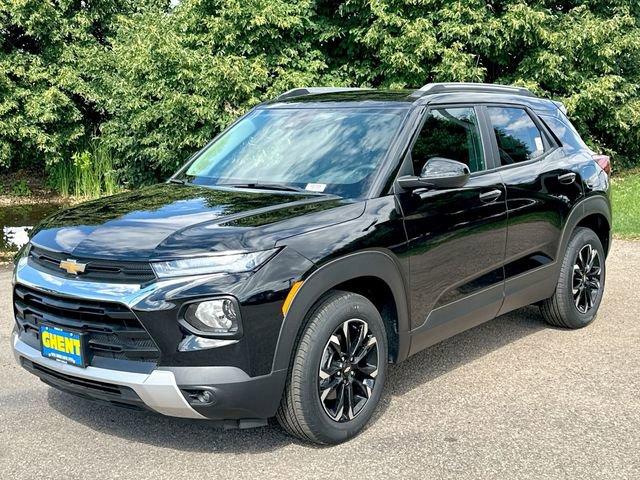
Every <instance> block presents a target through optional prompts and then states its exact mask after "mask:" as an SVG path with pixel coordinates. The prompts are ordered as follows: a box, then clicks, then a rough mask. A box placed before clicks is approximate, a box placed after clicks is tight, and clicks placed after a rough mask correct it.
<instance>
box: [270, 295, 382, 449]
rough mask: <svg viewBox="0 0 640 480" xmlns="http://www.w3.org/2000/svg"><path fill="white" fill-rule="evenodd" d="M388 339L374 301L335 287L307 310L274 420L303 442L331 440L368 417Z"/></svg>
mask: <svg viewBox="0 0 640 480" xmlns="http://www.w3.org/2000/svg"><path fill="white" fill-rule="evenodd" d="M386 371H387V338H386V332H385V327H384V323H383V321H382V317H381V316H380V313H379V312H378V310H377V309H376V308H375V306H374V305H373V304H372V303H371V302H370V301H369V300H368V299H366V298H365V297H363V296H362V295H357V294H355V293H349V292H341V291H335V292H331V293H330V294H329V295H328V296H327V297H325V298H324V299H323V300H322V301H321V302H320V303H319V304H318V305H317V306H316V307H315V308H314V309H313V310H312V311H311V312H310V314H309V319H308V323H307V325H306V327H305V329H304V331H303V332H302V335H301V337H300V340H299V342H298V346H297V349H296V352H295V356H294V358H293V363H292V365H291V368H290V372H289V378H288V380H287V385H286V387H285V392H284V396H283V399H282V402H281V404H280V408H279V410H278V413H277V419H278V421H279V422H280V424H281V425H282V427H283V428H284V429H285V430H286V431H287V432H289V433H290V434H292V435H294V436H296V437H298V438H301V439H303V440H306V441H312V442H315V443H320V444H335V443H340V442H343V441H345V440H348V439H350V438H352V437H353V436H355V435H356V434H357V433H358V432H359V431H360V430H361V429H362V428H363V427H364V425H365V424H366V423H367V421H368V420H369V419H370V418H371V416H372V414H373V412H374V410H375V408H376V406H377V404H378V401H379V400H380V395H381V393H382V389H383V386H384V381H385V377H386Z"/></svg>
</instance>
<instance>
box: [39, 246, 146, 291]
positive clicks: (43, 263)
mask: <svg viewBox="0 0 640 480" xmlns="http://www.w3.org/2000/svg"><path fill="white" fill-rule="evenodd" d="M69 258H73V259H75V260H76V261H78V262H80V263H84V264H86V267H85V270H84V272H82V273H80V274H79V276H80V277H82V278H83V279H86V280H95V281H102V282H114V283H118V282H129V283H145V282H149V281H151V280H154V279H155V278H156V277H155V274H154V273H153V269H152V268H151V265H150V264H149V262H121V261H110V260H95V259H83V258H77V257H74V256H71V255H69V254H67V253H60V252H53V251H51V250H45V249H42V248H40V247H35V246H33V247H31V250H29V264H30V265H31V266H32V267H34V268H37V269H38V270H45V271H47V272H48V273H52V274H54V275H58V276H61V277H69V278H75V277H76V275H74V274H70V273H67V272H66V271H64V270H62V269H61V268H60V262H61V261H62V260H67V259H69Z"/></svg>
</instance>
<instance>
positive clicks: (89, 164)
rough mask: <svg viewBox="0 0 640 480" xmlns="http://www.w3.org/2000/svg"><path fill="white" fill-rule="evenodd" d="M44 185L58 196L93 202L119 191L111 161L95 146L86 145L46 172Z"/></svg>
mask: <svg viewBox="0 0 640 480" xmlns="http://www.w3.org/2000/svg"><path fill="white" fill-rule="evenodd" d="M47 174H48V182H49V185H50V186H51V188H53V189H54V190H56V191H57V192H58V193H59V194H60V195H62V196H65V197H68V196H75V197H84V198H96V197H99V196H102V195H112V194H114V193H116V192H118V191H120V190H121V188H120V186H119V184H118V179H117V174H116V171H115V168H114V162H113V157H112V156H111V155H110V153H109V151H108V150H106V149H105V148H104V147H101V146H99V145H90V146H89V147H88V148H87V149H85V150H83V151H82V152H78V153H76V154H74V155H73V156H72V157H71V160H70V161H61V162H58V163H56V164H54V165H51V166H50V167H49V168H48V172H47Z"/></svg>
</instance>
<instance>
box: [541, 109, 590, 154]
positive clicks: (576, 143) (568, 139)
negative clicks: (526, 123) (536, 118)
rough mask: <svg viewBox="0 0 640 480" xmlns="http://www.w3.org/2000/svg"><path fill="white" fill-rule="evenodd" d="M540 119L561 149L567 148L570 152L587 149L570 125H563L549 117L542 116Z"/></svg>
mask: <svg viewBox="0 0 640 480" xmlns="http://www.w3.org/2000/svg"><path fill="white" fill-rule="evenodd" d="M540 118H542V120H543V121H544V123H546V124H547V127H549V128H550V129H551V131H552V132H553V134H554V135H555V136H556V137H558V140H560V142H562V146H563V147H567V148H569V149H571V150H582V149H583V148H588V147H587V146H586V145H585V143H584V142H583V141H582V139H581V138H580V135H578V132H576V130H575V128H573V125H571V123H565V122H564V121H563V120H561V119H559V118H557V117H550V116H547V115H543V116H541V117H540Z"/></svg>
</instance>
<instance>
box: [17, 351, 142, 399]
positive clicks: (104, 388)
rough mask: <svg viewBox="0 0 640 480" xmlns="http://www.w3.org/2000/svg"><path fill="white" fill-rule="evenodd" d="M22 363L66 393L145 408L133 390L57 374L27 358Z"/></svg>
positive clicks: (47, 382) (44, 380)
mask: <svg viewBox="0 0 640 480" xmlns="http://www.w3.org/2000/svg"><path fill="white" fill-rule="evenodd" d="M21 363H22V366H23V367H24V368H26V369H27V370H28V371H29V372H31V373H33V374H34V375H37V376H38V377H39V378H40V380H42V381H43V382H44V383H46V384H47V385H50V386H52V387H55V388H58V389H60V390H63V391H65V392H68V393H72V394H74V395H78V396H81V397H84V398H88V399H92V400H102V401H106V402H109V403H111V404H114V405H118V406H123V407H129V408H131V407H133V408H138V409H142V408H145V404H144V402H143V401H142V399H141V398H140V397H139V396H138V394H137V393H136V392H135V391H134V390H133V389H132V388H129V387H125V386H122V385H115V384H113V383H107V382H101V381H98V380H90V379H87V378H81V377H75V376H72V375H67V374H66V373H62V372H56V371H55V370H52V369H50V368H47V367H44V366H42V365H38V364H37V363H33V362H31V361H30V360H27V359H25V358H23V359H21Z"/></svg>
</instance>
